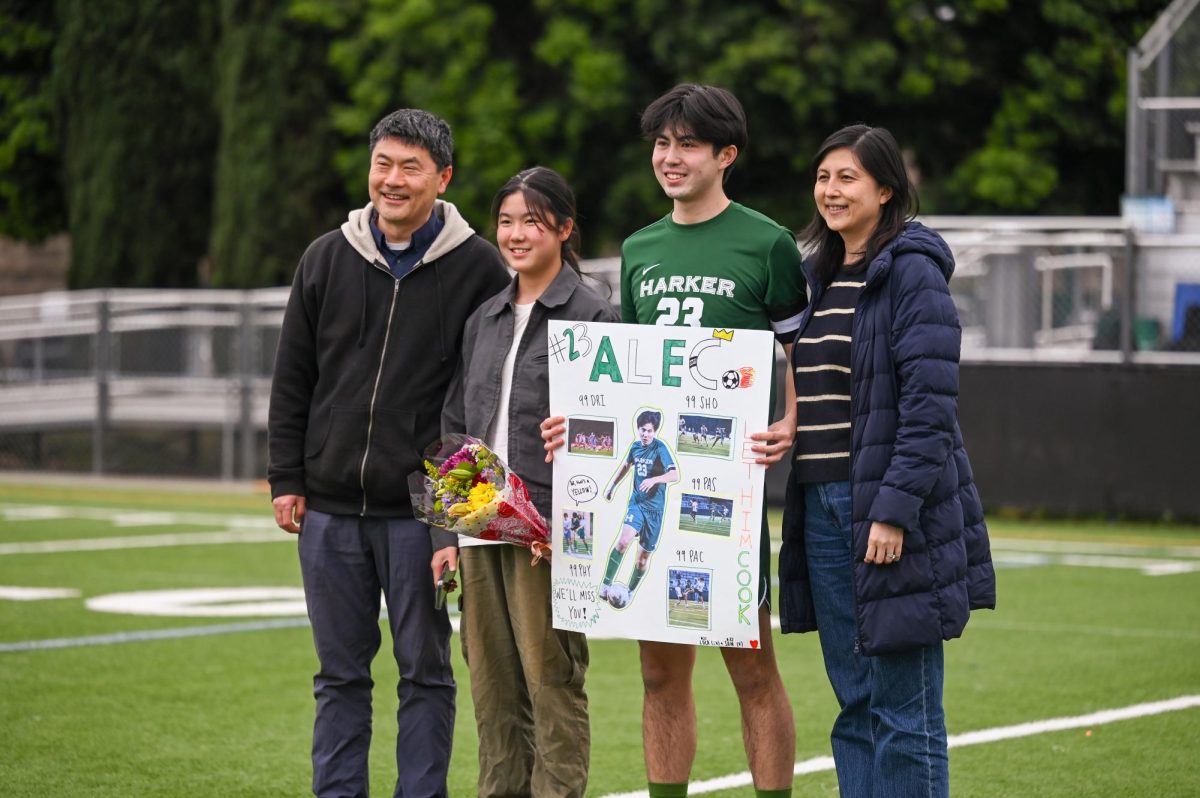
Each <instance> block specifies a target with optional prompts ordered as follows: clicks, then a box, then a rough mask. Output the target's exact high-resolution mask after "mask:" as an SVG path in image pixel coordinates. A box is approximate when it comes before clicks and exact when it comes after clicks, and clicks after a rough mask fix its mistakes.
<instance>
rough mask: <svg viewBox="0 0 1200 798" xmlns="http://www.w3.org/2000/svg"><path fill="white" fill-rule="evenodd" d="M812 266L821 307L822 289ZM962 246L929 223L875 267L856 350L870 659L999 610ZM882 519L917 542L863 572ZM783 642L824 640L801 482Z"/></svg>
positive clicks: (785, 560)
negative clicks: (980, 465)
mask: <svg viewBox="0 0 1200 798" xmlns="http://www.w3.org/2000/svg"><path fill="white" fill-rule="evenodd" d="M807 266H808V264H806V269H805V272H806V274H805V277H806V278H807V279H808V283H809V289H810V291H811V292H812V301H811V302H810V303H809V305H808V309H807V310H805V312H804V313H805V315H804V316H803V317H802V319H801V325H800V331H799V332H798V333H797V337H799V336H800V335H803V333H804V328H805V326H806V325H807V324H808V320H809V318H810V317H811V314H812V309H813V308H814V307H816V306H817V304H818V301H819V300H820V296H821V293H822V292H823V287H822V286H821V285H820V284H819V283H816V282H815V281H814V279H813V276H812V275H811V274H808V271H809V269H808V268H807ZM953 271H954V258H953V256H952V255H951V253H950V248H949V247H948V246H947V245H946V242H945V241H943V240H942V237H941V236H939V235H938V234H937V233H935V232H934V231H932V230H930V229H929V228H927V227H924V226H923V225H921V224H918V223H916V222H910V223H909V224H907V225H906V226H905V229H904V232H902V233H901V234H900V235H899V236H897V237H896V238H895V239H894V240H893V241H892V242H891V243H890V244H889V245H888V246H887V247H886V248H884V250H883V251H882V252H880V253H879V255H878V256H876V258H875V259H874V260H873V261H872V262H871V264H870V265H869V266H868V267H867V271H866V285H865V287H864V288H863V289H862V293H861V295H860V297H859V300H858V305H857V307H856V308H855V313H854V327H853V337H852V342H851V356H850V357H851V375H852V386H853V387H852V389H851V402H850V407H851V410H850V413H851V443H850V483H851V488H852V491H851V495H852V500H853V509H852V518H853V533H854V546H853V563H854V597H853V600H854V611H855V617H856V618H857V624H858V649H859V650H860V651H861V652H862V653H864V654H867V655H877V654H886V653H891V652H895V651H903V650H905V649H910V648H916V647H919V646H926V645H932V644H934V643H937V642H939V641H941V640H949V639H951V638H954V637H958V636H959V635H961V634H962V631H963V627H965V626H966V624H967V618H968V617H969V615H970V611H971V610H973V609H983V608H988V609H991V608H994V607H995V605H996V575H995V571H994V570H993V568H992V557H991V551H990V546H989V544H988V536H987V527H986V525H985V524H984V520H983V507H982V505H981V504H980V501H979V493H978V492H977V491H976V490H975V484H974V479H973V477H972V474H971V465H970V463H969V462H968V460H967V452H966V449H964V448H963V441H962V433H961V432H960V431H959V428H958V355H959V343H960V339H961V330H960V328H959V323H958V314H957V312H956V311H955V308H954V302H953V300H952V299H951V297H950V288H949V285H948V281H949V279H950V275H951V274H952V273H953ZM872 521H883V522H885V523H888V524H892V525H894V526H898V527H900V528H901V529H903V530H904V550H903V555H902V556H901V558H900V560H899V562H897V563H895V564H894V565H885V566H880V565H873V564H868V563H865V562H863V558H864V557H865V556H866V551H867V538H868V536H869V534H870V530H871V522H872ZM779 597H780V602H779V606H780V621H781V624H782V630H783V631H784V632H808V631H812V630H814V629H816V617H815V614H814V611H813V605H812V593H811V589H810V585H809V580H808V562H807V558H806V556H805V552H804V491H803V488H802V486H799V485H797V484H796V483H795V481H794V480H789V486H788V498H787V507H786V509H785V511H784V524H783V548H782V550H781V552H780V555H779Z"/></svg>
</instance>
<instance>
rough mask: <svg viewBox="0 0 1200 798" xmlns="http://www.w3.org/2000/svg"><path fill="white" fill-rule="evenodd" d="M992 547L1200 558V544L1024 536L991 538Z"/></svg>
mask: <svg viewBox="0 0 1200 798" xmlns="http://www.w3.org/2000/svg"><path fill="white" fill-rule="evenodd" d="M991 544H992V549H1001V550H1004V551H1052V552H1057V553H1064V554H1096V553H1098V552H1108V553H1110V554H1127V555H1138V554H1143V555H1151V556H1157V557H1164V556H1165V557H1196V558H1200V546H1178V545H1164V546H1148V545H1146V544H1144V543H1104V542H1081V541H1070V540H1026V539H1024V538H995V537H994V538H991Z"/></svg>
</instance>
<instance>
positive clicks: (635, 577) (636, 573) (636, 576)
mask: <svg viewBox="0 0 1200 798" xmlns="http://www.w3.org/2000/svg"><path fill="white" fill-rule="evenodd" d="M645 575H646V572H645V571H643V570H640V569H639V568H638V567H637V566H634V569H633V573H632V574H630V576H629V592H630V593H632V592H633V591H634V590H636V589H637V586H638V582H640V581H642V577H643V576H645Z"/></svg>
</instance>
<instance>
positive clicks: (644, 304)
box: [621, 202, 808, 344]
mask: <svg viewBox="0 0 1200 798" xmlns="http://www.w3.org/2000/svg"><path fill="white" fill-rule="evenodd" d="M807 304H808V300H807V298H806V294H805V290H804V278H803V276H802V275H801V272H800V252H799V250H798V249H797V248H796V241H795V239H794V238H792V234H791V233H789V232H788V231H787V230H786V229H785V228H783V227H781V226H780V225H778V224H776V223H775V222H773V221H772V220H771V219H769V218H767V217H766V216H763V215H762V214H761V213H758V212H757V211H752V210H750V209H749V208H746V207H744V206H742V205H739V204H738V203H736V202H731V203H730V204H729V207H727V208H726V209H725V210H723V211H722V212H721V213H719V214H717V215H716V216H714V217H713V218H712V219H709V220H708V221H705V222H700V223H699V224H677V223H675V222H673V221H672V220H671V217H670V215H669V214H668V215H667V216H666V217H664V218H662V219H659V220H658V221H657V222H655V223H654V224H652V225H650V226H648V227H644V228H642V229H641V230H639V231H637V232H636V233H634V234H633V235H631V236H630V237H629V238H627V239H625V243H624V244H623V245H622V246H621V320H622V321H624V322H627V323H636V324H665V325H672V324H676V325H690V326H694V327H721V328H740V329H744V330H772V331H774V333H775V337H776V338H777V339H778V340H779V341H780V342H781V343H783V344H790V343H791V342H792V338H793V337H794V335H795V332H796V329H797V328H798V326H799V322H800V312H801V311H802V310H803V309H804V307H805V305H807Z"/></svg>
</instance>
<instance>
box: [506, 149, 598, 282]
mask: <svg viewBox="0 0 1200 798" xmlns="http://www.w3.org/2000/svg"><path fill="white" fill-rule="evenodd" d="M518 191H519V192H521V194H522V196H524V197H525V207H526V208H528V209H529V213H530V215H532V216H533V218H534V219H535V220H536V221H537V223H538V225H539V226H541V227H543V228H545V229H547V230H553V231H555V232H556V233H558V232H562V229H563V226H564V225H566V223H567V221H568V220H569V221H571V222H572V223H573V226H572V228H571V235H569V236H567V240H566V241H564V242H562V259H563V263H565V264H567V265H568V266H570V267H571V268H572V269H574V270H575V272H576V273H579V241H580V236H579V220H578V219H577V218H575V192H573V191H571V186H570V185H568V184H567V181H566V179H565V178H564V177H563V176H562V175H560V174H559V173H558V172H556V171H554V170H553V169H550V168H548V167H545V166H535V167H533V168H531V169H526V170H525V171H523V172H518V173H517V174H515V175H513V176H512V177H510V178H509V179H508V182H507V183H505V184H504V185H503V186H501V187H500V190H499V191H497V192H496V198H495V199H493V200H492V221H493V222H494V221H495V220H496V219H497V217H499V216H500V206H501V204H503V203H504V200H505V199H506V198H507V197H508V196H509V195H510V194H515V193H517V192H518Z"/></svg>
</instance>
